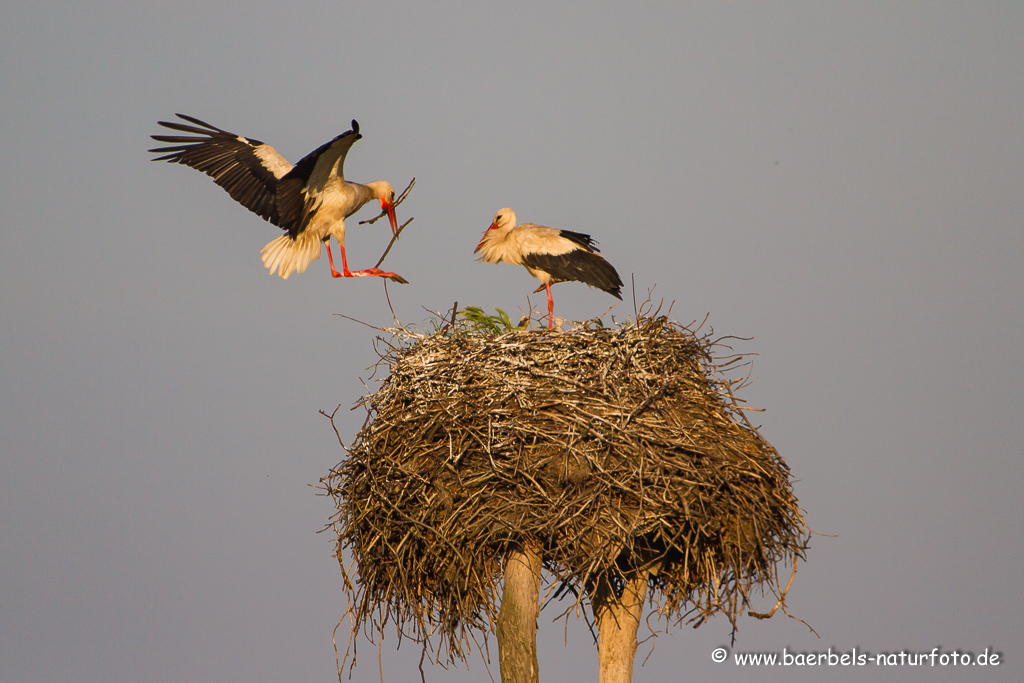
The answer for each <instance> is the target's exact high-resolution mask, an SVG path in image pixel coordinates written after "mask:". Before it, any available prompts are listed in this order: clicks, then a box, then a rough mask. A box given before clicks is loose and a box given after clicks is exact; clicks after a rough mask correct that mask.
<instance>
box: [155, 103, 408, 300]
mask: <svg viewBox="0 0 1024 683" xmlns="http://www.w3.org/2000/svg"><path fill="white" fill-rule="evenodd" d="M177 116H178V118H180V119H184V120H185V121H188V122H189V123H193V124H195V125H194V126H190V125H186V124H183V123H178V122H177V121H173V122H171V121H158V123H159V124H160V125H161V126H163V127H164V128H170V129H171V130H176V131H180V132H183V133H190V134H191V135H187V136H186V135H153V136H152V138H153V139H154V140H156V141H158V142H169V143H172V145H171V146H170V147H157V148H156V149H151V150H149V151H150V152H155V153H158V154H163V156H159V157H156V158H155V159H153V161H168V162H170V163H177V164H184V165H186V166H191V167H192V168H194V169H196V170H198V171H202V172H203V173H205V174H206V175H208V176H210V177H211V178H213V181H214V182H215V183H217V184H218V185H220V186H221V187H223V188H224V189H225V190H227V192H228V194H230V195H231V197H232V199H234V200H235V201H237V202H238V203H240V204H241V205H242V206H244V207H245V208H247V209H249V210H250V211H252V212H253V213H255V214H257V215H258V216H260V217H262V218H264V219H266V220H268V221H270V222H271V223H273V224H274V225H276V226H278V227H279V228H281V229H283V230H284V231H285V232H286V234H284V235H281V236H280V237H278V238H277V239H275V240H272V241H271V242H270V243H268V244H267V246H265V247H263V250H262V251H261V252H260V254H261V256H262V257H263V265H265V266H266V267H267V268H269V269H270V274H271V275H273V274H274V271H275V270H276V271H277V274H278V275H279V276H281V277H282V278H284V279H286V280H287V279H288V276H289V275H291V274H292V273H293V272H295V271H298V272H300V273H304V272H306V268H308V267H309V264H310V263H311V262H312V261H316V260H317V259H318V258H320V243H321V242H322V243H323V244H324V245H325V246H326V247H327V258H328V259H329V260H330V262H331V275H333V276H334V277H367V276H379V277H386V278H389V279H391V280H394V281H395V282H402V283H405V282H406V280H405V279H404V278H402V277H401V276H400V275H396V274H395V273H386V272H384V271H382V270H379V269H377V268H367V269H365V270H355V271H350V270H349V269H348V259H347V258H346V257H345V219H346V218H348V217H349V216H351V215H352V214H354V213H355V212H356V211H358V210H359V209H361V208H362V207H363V205H364V204H366V203H367V202H369V201H370V200H371V199H376V200H377V201H379V202H380V207H381V210H382V211H385V212H387V214H388V219H389V220H390V221H391V234H392V235H394V234H395V232H396V231H397V228H398V221H397V220H396V219H395V190H394V189H393V188H392V187H391V185H390V184H388V183H387V181H384V180H376V181H374V182H372V183H367V184H365V185H360V184H359V183H350V182H348V181H346V180H345V174H344V171H343V167H344V165H345V155H346V154H348V150H349V148H351V147H352V144H353V143H354V142H355V141H356V140H358V139H359V138H361V137H362V135H360V134H359V124H358V123H356V121H354V120H353V121H352V130H350V131H348V132H347V133H342V134H341V135H339V136H338V137H336V138H334V139H333V140H331V141H330V142H327V143H325V144H323V145H321V146H320V147H318V148H317V149H315V150H313V151H312V152H310V153H309V154H307V155H306V156H304V157H303V158H302V160H301V161H299V163H297V164H295V165H294V166H292V165H291V164H290V163H288V162H287V161H286V160H285V159H284V157H282V156H281V155H280V154H278V153H277V150H275V149H274V148H273V147H271V146H270V145H267V144H264V143H262V142H260V141H259V140H253V139H249V138H244V137H242V136H241V135H235V134H234V133H229V132H227V131H226V130H221V129H220V128H217V127H216V126H211V125H210V124H208V123H206V122H204V121H200V120H199V119H196V118H193V117H191V116H185V115H184V114H178V115H177ZM331 237H334V239H335V240H337V242H338V249H339V250H340V251H341V272H340V273H339V272H338V271H337V270H336V269H335V268H334V256H333V255H332V254H331V244H330V240H331Z"/></svg>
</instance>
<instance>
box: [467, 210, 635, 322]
mask: <svg viewBox="0 0 1024 683" xmlns="http://www.w3.org/2000/svg"><path fill="white" fill-rule="evenodd" d="M473 253H474V254H476V253H479V254H480V257H479V258H478V259H477V260H478V261H486V262H487V263H511V264H512V265H514V266H525V267H526V269H527V270H528V271H530V275H532V276H534V277H535V278H537V279H538V280H540V287H538V288H537V289H535V290H534V292H539V291H540V290H542V289H546V290H547V292H548V329H552V328H553V327H554V322H555V304H554V301H553V300H552V299H551V285H553V284H556V283H559V282H567V281H569V280H574V281H576V282H584V283H586V284H588V285H590V286H591V287H597V288H598V289H603V290H604V291H606V292H608V293H609V294H611V295H612V296H614V297H615V298H616V299H619V300H620V301H621V300H622V289H621V288H622V280H620V279H619V274H618V273H617V272H615V268H613V267H612V264H610V263H608V262H607V261H606V260H605V259H604V257H603V256H601V255H600V254H599V253H598V249H597V247H596V246H595V245H594V240H592V239H591V238H590V235H584V234H583V233H581V232H572V231H571V230H558V229H557V228H546V227H544V226H543V225H534V224H533V223H523V224H522V225H519V226H517V225H516V212H515V211H513V210H512V209H502V210H501V211H499V212H498V213H496V214H494V220H493V221H492V222H491V226H490V227H489V228H487V231H486V232H485V233H484V236H483V239H481V240H480V244H478V245H476V249H474V250H473Z"/></svg>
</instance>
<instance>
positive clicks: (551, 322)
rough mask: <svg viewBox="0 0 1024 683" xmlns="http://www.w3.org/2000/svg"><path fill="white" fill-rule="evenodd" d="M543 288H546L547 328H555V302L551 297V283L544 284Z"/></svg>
mask: <svg viewBox="0 0 1024 683" xmlns="http://www.w3.org/2000/svg"><path fill="white" fill-rule="evenodd" d="M544 289H546V290H548V329H549V330H552V329H554V328H555V302H554V301H553V300H552V299H551V284H550V283H548V284H546V285H544Z"/></svg>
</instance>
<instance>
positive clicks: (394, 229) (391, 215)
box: [381, 202, 398, 236]
mask: <svg viewBox="0 0 1024 683" xmlns="http://www.w3.org/2000/svg"><path fill="white" fill-rule="evenodd" d="M381 204H383V206H382V207H381V208H382V209H384V210H385V211H387V212H388V220H389V221H391V234H392V236H394V235H397V234H398V219H397V218H395V205H394V204H392V203H391V202H386V203H385V202H381Z"/></svg>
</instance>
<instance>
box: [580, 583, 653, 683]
mask: <svg viewBox="0 0 1024 683" xmlns="http://www.w3.org/2000/svg"><path fill="white" fill-rule="evenodd" d="M646 597H647V572H642V573H640V574H636V575H633V576H631V577H627V578H625V579H624V580H623V583H622V595H621V596H620V597H617V596H616V594H615V587H614V585H613V584H612V581H611V580H610V578H609V577H608V576H602V577H601V578H600V579H598V581H597V585H596V586H595V587H594V589H593V590H592V592H591V596H590V602H591V605H592V607H593V609H594V619H595V620H596V621H597V635H598V646H597V651H598V660H599V662H600V676H599V680H600V683H630V681H632V680H633V658H634V656H635V655H636V648H637V640H636V632H637V628H638V627H639V626H640V618H641V617H642V616H643V607H644V599H645V598H646Z"/></svg>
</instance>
